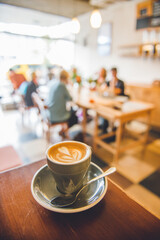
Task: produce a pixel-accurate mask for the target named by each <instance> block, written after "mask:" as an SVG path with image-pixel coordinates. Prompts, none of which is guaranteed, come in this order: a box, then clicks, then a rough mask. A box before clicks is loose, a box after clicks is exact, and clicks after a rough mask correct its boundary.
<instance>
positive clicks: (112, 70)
mask: <svg viewBox="0 0 160 240" xmlns="http://www.w3.org/2000/svg"><path fill="white" fill-rule="evenodd" d="M111 73H112V77H113V78H116V77H117V68H116V67H113V68H111Z"/></svg>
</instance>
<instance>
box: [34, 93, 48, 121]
mask: <svg viewBox="0 0 160 240" xmlns="http://www.w3.org/2000/svg"><path fill="white" fill-rule="evenodd" d="M32 100H33V103H34V105H35V107H37V108H38V111H39V113H40V115H41V117H42V119H43V121H46V122H48V118H47V114H46V109H45V104H44V101H42V100H41V98H40V97H39V95H38V94H37V93H35V92H34V93H32Z"/></svg>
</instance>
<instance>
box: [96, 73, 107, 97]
mask: <svg viewBox="0 0 160 240" xmlns="http://www.w3.org/2000/svg"><path fill="white" fill-rule="evenodd" d="M106 77H107V71H106V69H105V68H101V70H100V72H99V76H98V79H97V90H98V92H99V93H102V92H103V91H104V90H105V89H106Z"/></svg>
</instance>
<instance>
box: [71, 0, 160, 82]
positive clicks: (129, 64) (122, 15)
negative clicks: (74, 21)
mask: <svg viewBox="0 0 160 240" xmlns="http://www.w3.org/2000/svg"><path fill="white" fill-rule="evenodd" d="M136 4H137V2H136V1H130V2H123V3H119V4H113V5H112V6H110V7H108V8H107V9H105V10H103V11H101V13H102V19H103V22H104V23H105V22H111V23H112V25H113V35H112V36H113V43H112V53H111V55H110V56H106V57H101V56H99V55H98V53H97V45H96V38H97V30H95V29H92V28H91V27H90V25H89V17H90V14H86V15H83V16H81V17H80V18H79V20H80V23H81V32H80V34H78V35H77V47H76V54H75V64H76V65H77V66H78V68H79V69H80V70H81V71H82V73H83V75H84V76H86V77H89V76H91V75H92V74H93V73H94V72H96V71H98V70H99V69H100V68H101V67H102V66H104V67H106V69H108V70H109V69H110V68H111V67H112V66H117V67H118V70H119V77H120V78H121V79H123V80H124V81H125V82H127V83H140V84H150V83H152V81H153V80H155V79H160V60H159V59H142V58H132V57H130V58H129V57H126V58H125V57H120V49H119V46H120V45H129V44H140V43H142V31H136ZM85 38H87V43H88V44H87V46H86V47H84V45H83V41H84V39H85Z"/></svg>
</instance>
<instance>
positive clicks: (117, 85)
mask: <svg viewBox="0 0 160 240" xmlns="http://www.w3.org/2000/svg"><path fill="white" fill-rule="evenodd" d="M111 74H112V79H111V81H108V82H107V86H108V87H109V88H110V90H111V91H113V93H114V94H115V95H122V96H123V95H124V82H123V81H122V80H120V79H118V77H117V68H115V67H114V68H112V69H111Z"/></svg>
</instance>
